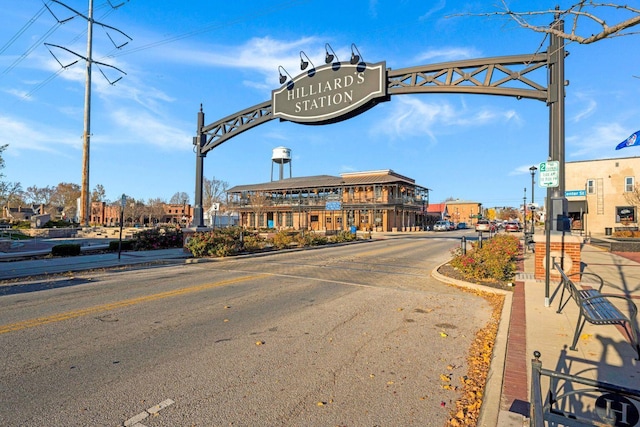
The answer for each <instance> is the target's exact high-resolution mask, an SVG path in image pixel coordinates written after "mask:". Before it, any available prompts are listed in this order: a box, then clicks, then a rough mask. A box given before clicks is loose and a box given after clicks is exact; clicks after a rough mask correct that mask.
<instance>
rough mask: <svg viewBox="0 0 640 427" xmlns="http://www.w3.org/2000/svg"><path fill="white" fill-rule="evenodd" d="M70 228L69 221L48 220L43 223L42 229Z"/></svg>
mask: <svg viewBox="0 0 640 427" xmlns="http://www.w3.org/2000/svg"><path fill="white" fill-rule="evenodd" d="M72 226H73V224H71V223H70V222H69V221H64V220H62V219H56V220H53V219H50V220H49V221H47V222H45V223H44V225H43V226H42V228H67V227H72Z"/></svg>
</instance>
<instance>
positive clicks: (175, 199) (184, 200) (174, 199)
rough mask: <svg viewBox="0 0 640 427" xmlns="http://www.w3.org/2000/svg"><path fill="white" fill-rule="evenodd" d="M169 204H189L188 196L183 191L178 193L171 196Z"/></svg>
mask: <svg viewBox="0 0 640 427" xmlns="http://www.w3.org/2000/svg"><path fill="white" fill-rule="evenodd" d="M169 203H171V204H172V205H179V204H183V205H186V204H188V203H189V195H188V194H187V193H185V192H184V191H178V192H177V193H175V194H174V195H173V196H171V199H170V200H169Z"/></svg>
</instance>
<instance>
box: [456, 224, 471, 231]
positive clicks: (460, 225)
mask: <svg viewBox="0 0 640 427" xmlns="http://www.w3.org/2000/svg"><path fill="white" fill-rule="evenodd" d="M456 228H457V229H458V230H464V229H466V228H469V226H468V225H467V223H466V222H459V223H458V225H457V227H456Z"/></svg>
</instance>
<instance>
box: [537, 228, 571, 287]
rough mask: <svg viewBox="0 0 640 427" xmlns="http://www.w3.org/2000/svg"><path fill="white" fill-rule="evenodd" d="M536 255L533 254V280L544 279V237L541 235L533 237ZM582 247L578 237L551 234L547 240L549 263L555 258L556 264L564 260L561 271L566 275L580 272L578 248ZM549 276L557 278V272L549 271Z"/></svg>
mask: <svg viewBox="0 0 640 427" xmlns="http://www.w3.org/2000/svg"><path fill="white" fill-rule="evenodd" d="M535 242H536V253H535V278H536V279H538V280H544V279H545V271H546V264H545V262H546V242H547V240H546V236H545V235H543V234H536V235H535ZM581 247H582V239H581V238H580V237H578V236H571V235H562V234H557V235H556V234H552V235H551V238H550V240H549V249H550V251H549V254H550V255H551V258H550V263H553V258H554V257H555V261H556V262H560V259H561V258H564V259H563V260H562V261H563V269H564V271H565V272H566V273H567V274H572V273H578V272H580V262H581V260H580V248H581ZM549 276H550V277H553V278H559V277H560V275H559V274H558V272H557V271H555V270H553V269H551V270H549Z"/></svg>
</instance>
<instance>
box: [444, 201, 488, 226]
mask: <svg viewBox="0 0 640 427" xmlns="http://www.w3.org/2000/svg"><path fill="white" fill-rule="evenodd" d="M445 204H446V217H445V218H444V219H448V220H449V221H452V222H454V223H456V224H459V223H461V222H466V223H467V224H468V225H469V226H471V225H474V224H475V223H476V222H477V221H478V218H479V217H481V216H482V203H478V202H474V201H469V200H460V199H455V200H448V201H447V202H446V203H445Z"/></svg>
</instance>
